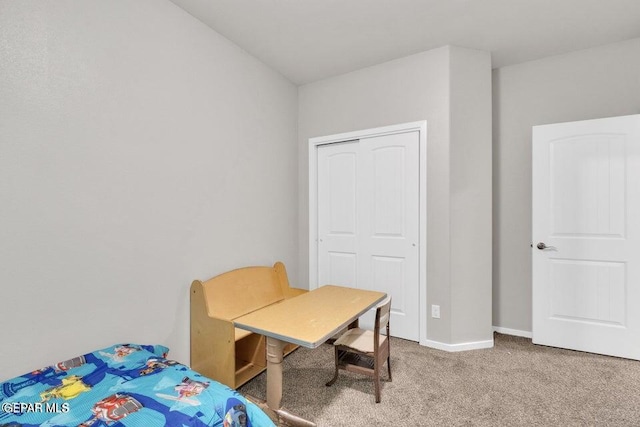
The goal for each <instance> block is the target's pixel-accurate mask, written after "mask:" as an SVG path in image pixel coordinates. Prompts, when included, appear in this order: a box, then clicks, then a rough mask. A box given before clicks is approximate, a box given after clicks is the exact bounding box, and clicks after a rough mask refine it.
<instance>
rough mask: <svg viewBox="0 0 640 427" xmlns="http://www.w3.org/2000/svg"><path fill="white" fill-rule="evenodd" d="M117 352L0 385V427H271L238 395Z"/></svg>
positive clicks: (145, 353)
mask: <svg viewBox="0 0 640 427" xmlns="http://www.w3.org/2000/svg"><path fill="white" fill-rule="evenodd" d="M167 352H168V348H167V347H164V346H159V345H136V344H117V345H113V346H111V347H107V348H105V349H102V350H97V351H94V352H92V353H88V354H85V355H82V356H78V357H75V358H73V359H70V360H66V361H63V362H60V363H56V364H55V365H52V366H47V367H45V368H42V369H38V370H36V371H33V372H30V373H28V374H26V375H22V376H20V377H16V378H13V379H11V380H9V381H6V382H4V383H1V384H0V405H1V406H0V426H2V427H5V426H11V427H14V426H16V427H17V426H24V427H28V426H81V427H88V426H95V427H98V426H109V427H121V426H124V427H153V426H225V427H227V426H229V427H236V426H238V427H239V426H254V427H262V426H274V424H273V422H272V421H271V419H270V418H269V417H268V416H267V415H266V414H265V413H264V412H263V411H262V410H261V409H260V408H258V407H257V406H256V405H255V404H253V403H252V402H249V401H247V400H246V399H245V398H244V397H243V396H242V395H241V394H239V393H238V392H236V391H235V390H233V389H231V388H229V387H227V386H225V385H222V384H220V383H218V382H217V381H214V380H212V379H210V378H207V377H204V376H202V375H200V374H199V373H197V372H196V371H193V370H191V369H189V368H188V367H187V366H185V365H182V364H180V363H178V362H176V361H173V360H169V359H167V358H166V355H167Z"/></svg>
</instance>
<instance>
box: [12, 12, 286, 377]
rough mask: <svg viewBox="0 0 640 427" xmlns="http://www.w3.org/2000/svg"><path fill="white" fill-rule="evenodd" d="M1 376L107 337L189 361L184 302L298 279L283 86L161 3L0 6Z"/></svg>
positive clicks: (221, 40)
mask: <svg viewBox="0 0 640 427" xmlns="http://www.w3.org/2000/svg"><path fill="white" fill-rule="evenodd" d="M0 58H1V60H0V200H1V202H0V260H2V261H1V262H2V268H0V292H1V294H2V297H0V304H1V306H2V319H3V320H2V323H3V325H4V326H5V328H4V329H3V335H2V345H0V360H1V361H2V363H0V381H1V380H3V379H5V378H8V377H11V376H14V375H18V374H21V373H24V372H26V371H30V370H33V369H35V368H38V367H40V366H44V365H46V364H49V363H51V361H52V360H64V359H65V358H69V357H72V356H75V355H77V354H81V353H84V352H87V351H90V350H93V349H96V348H100V347H102V346H107V345H111V344H114V343H116V342H139V343H162V344H165V345H168V346H169V347H171V350H172V353H171V355H172V358H175V359H177V360H181V361H185V362H188V360H189V334H188V332H189V326H188V323H189V310H188V289H189V285H190V283H191V281H192V280H193V279H195V278H202V279H205V278H208V277H210V276H212V275H215V274H218V273H221V272H224V271H226V270H228V269H231V268H235V267H240V266H243V265H247V264H271V263H273V262H274V261H276V260H282V261H284V262H285V264H286V265H287V267H288V268H289V273H290V276H291V279H292V284H293V285H296V284H297V280H296V278H297V273H296V270H297V260H298V254H297V243H298V242H297V234H296V233H297V230H296V228H295V227H292V226H291V224H295V223H296V221H297V182H296V180H297V167H298V166H297V143H296V120H297V90H296V88H295V86H294V85H292V84H291V83H289V82H288V81H287V80H285V79H284V78H283V77H282V76H280V75H279V74H277V73H275V72H273V71H272V70H270V69H269V68H267V67H266V66H265V65H263V64H262V63H261V62H259V61H258V60H256V59H255V58H253V57H251V56H249V55H248V54H246V53H245V52H243V51H242V50H241V49H239V48H238V47H236V46H235V45H233V44H231V43H230V42H229V41H227V40H226V39H224V38H223V37H222V36H220V35H218V34H217V33H215V32H214V31H212V30H211V29H210V28H208V27H206V26H205V25H203V24H202V23H200V22H199V21H197V20H195V19H194V18H193V17H191V16H189V15H188V14H187V13H186V12H184V11H183V10H181V9H180V8H178V7H177V6H175V5H174V4H173V3H170V2H168V1H153V0H139V1H135V2H132V1H128V0H110V1H84V0H76V1H62V0H61V1H56V2H43V1H36V0H24V1H22V0H21V1H16V2H9V1H3V2H0Z"/></svg>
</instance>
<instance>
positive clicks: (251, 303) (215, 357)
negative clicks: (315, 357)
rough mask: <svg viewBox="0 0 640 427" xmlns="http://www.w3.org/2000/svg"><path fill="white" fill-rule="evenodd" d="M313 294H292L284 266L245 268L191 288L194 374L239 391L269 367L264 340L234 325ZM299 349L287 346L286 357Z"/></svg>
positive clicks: (303, 291)
mask: <svg viewBox="0 0 640 427" xmlns="http://www.w3.org/2000/svg"><path fill="white" fill-rule="evenodd" d="M305 292H307V291H306V290H304V289H297V288H291V287H290V286H289V279H288V278H287V271H286V269H285V266H284V264H283V263H281V262H276V263H275V264H274V265H273V267H245V268H239V269H237V270H232V271H229V272H226V273H223V274H220V275H219V276H216V277H213V278H211V279H209V280H206V281H204V282H202V281H200V280H194V281H193V283H192V284H191V292H190V294H191V368H192V369H194V370H196V371H199V372H201V373H202V374H204V375H206V376H208V377H210V378H213V379H215V380H216V381H219V382H221V383H223V384H226V385H227V386H229V387H231V388H234V389H235V388H238V387H240V386H241V385H242V384H244V383H246V382H247V381H249V380H250V379H252V378H254V377H255V376H256V375H258V374H260V373H261V372H262V371H264V370H265V369H266V367H267V362H266V348H265V347H266V340H265V337H264V336H263V335H260V334H256V333H253V332H249V331H246V330H243V329H238V328H236V327H235V326H234V323H233V320H234V319H236V318H238V317H240V316H243V315H245V314H248V313H251V312H253V311H255V310H258V309H261V308H263V307H266V306H268V305H271V304H277V303H279V302H281V301H283V300H284V299H287V298H292V297H295V296H297V295H300V294H303V293H305ZM296 348H297V346H296V345H291V344H289V345H287V346H286V348H285V354H289V353H291V352H292V351H293V350H295V349H296Z"/></svg>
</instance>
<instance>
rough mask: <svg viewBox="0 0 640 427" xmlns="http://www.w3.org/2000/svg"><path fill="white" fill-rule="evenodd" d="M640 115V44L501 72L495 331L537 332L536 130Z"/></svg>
mask: <svg viewBox="0 0 640 427" xmlns="http://www.w3.org/2000/svg"><path fill="white" fill-rule="evenodd" d="M637 113H640V39H633V40H628V41H626V42H623V43H616V44H610V45H607V46H602V47H598V48H594V49H588V50H582V51H577V52H573V53H570V54H566V55H560V56H554V57H549V58H545V59H541V60H538V61H532V62H527V63H523V64H519V65H514V66H510V67H504V68H499V69H497V70H494V72H493V135H494V137H493V163H494V171H493V194H494V201H493V210H494V215H493V227H494V233H493V245H494V246H493V252H494V257H493V260H494V261H493V277H494V284H493V306H494V311H493V324H494V325H495V326H499V327H502V328H507V329H514V330H516V331H524V332H530V331H531V248H530V246H529V245H530V243H531V127H532V126H535V125H541V124H548V123H558V122H566V121H574V120H586V119H594V118H600V117H611V116H619V115H627V114H637Z"/></svg>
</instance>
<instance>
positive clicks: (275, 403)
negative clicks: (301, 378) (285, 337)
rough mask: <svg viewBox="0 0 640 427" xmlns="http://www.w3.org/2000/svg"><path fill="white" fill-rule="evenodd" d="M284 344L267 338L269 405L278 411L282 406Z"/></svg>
mask: <svg viewBox="0 0 640 427" xmlns="http://www.w3.org/2000/svg"><path fill="white" fill-rule="evenodd" d="M283 355H284V343H283V342H282V341H280V340H279V339H276V338H271V337H267V405H268V406H269V408H271V409H273V410H274V411H277V410H278V409H280V405H281V404H282V358H283Z"/></svg>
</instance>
